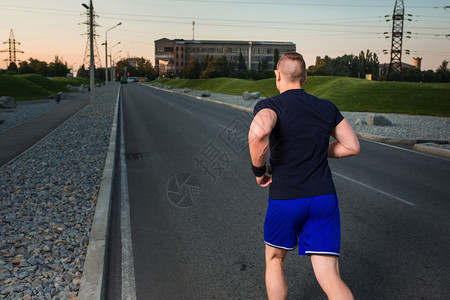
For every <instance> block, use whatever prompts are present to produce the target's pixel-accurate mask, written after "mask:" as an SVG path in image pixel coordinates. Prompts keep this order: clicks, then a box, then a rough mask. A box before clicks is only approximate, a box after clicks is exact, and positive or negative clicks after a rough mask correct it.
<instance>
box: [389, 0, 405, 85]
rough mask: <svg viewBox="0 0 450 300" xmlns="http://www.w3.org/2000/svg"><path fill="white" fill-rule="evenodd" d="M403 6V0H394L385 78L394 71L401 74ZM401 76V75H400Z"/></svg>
mask: <svg viewBox="0 0 450 300" xmlns="http://www.w3.org/2000/svg"><path fill="white" fill-rule="evenodd" d="M404 16H405V6H404V4H403V0H395V6H394V13H393V15H392V42H391V60H390V62H389V70H388V74H387V78H388V79H389V76H390V75H391V74H392V73H394V72H400V74H402V43H403V21H404ZM400 76H402V75H400Z"/></svg>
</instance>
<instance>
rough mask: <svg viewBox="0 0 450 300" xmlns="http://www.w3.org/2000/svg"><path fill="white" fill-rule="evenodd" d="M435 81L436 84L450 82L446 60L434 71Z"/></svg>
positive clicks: (449, 72)
mask: <svg viewBox="0 0 450 300" xmlns="http://www.w3.org/2000/svg"><path fill="white" fill-rule="evenodd" d="M436 80H437V81H438V82H450V71H449V69H448V61H447V60H444V61H443V62H442V64H441V65H440V66H439V68H438V69H437V70H436Z"/></svg>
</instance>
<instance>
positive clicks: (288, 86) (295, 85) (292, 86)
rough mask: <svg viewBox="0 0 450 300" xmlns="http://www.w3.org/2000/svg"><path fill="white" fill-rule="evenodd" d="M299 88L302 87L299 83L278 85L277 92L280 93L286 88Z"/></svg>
mask: <svg viewBox="0 0 450 300" xmlns="http://www.w3.org/2000/svg"><path fill="white" fill-rule="evenodd" d="M301 88H302V86H301V84H286V85H284V86H282V87H280V89H279V92H280V94H282V93H284V92H286V91H288V90H297V89H301Z"/></svg>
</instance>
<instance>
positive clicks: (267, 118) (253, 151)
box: [248, 108, 277, 167]
mask: <svg viewBox="0 0 450 300" xmlns="http://www.w3.org/2000/svg"><path fill="white" fill-rule="evenodd" d="M276 123H277V114H276V113H275V112H274V111H273V110H271V109H268V108H265V109H262V110H260V111H259V112H258V113H257V114H256V116H255V117H254V118H253V122H252V124H251V125H250V130H249V132H248V144H249V148H250V156H251V158H252V164H253V165H254V166H255V167H261V166H264V164H265V162H266V158H267V154H268V153H269V135H270V132H271V131H272V129H273V127H274V126H275V124H276Z"/></svg>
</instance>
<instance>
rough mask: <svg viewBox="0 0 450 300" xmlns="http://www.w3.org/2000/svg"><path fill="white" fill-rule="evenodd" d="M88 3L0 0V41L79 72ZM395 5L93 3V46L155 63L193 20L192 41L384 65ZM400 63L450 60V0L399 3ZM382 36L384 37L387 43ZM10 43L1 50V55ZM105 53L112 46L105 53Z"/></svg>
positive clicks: (338, 1)
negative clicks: (282, 45)
mask: <svg viewBox="0 0 450 300" xmlns="http://www.w3.org/2000/svg"><path fill="white" fill-rule="evenodd" d="M82 3H86V4H88V5H89V1H88V0H85V1H83V0H81V1H77V0H14V1H11V0H9V1H5V0H0V4H1V7H2V8H1V10H0V43H2V42H6V41H8V38H9V34H10V30H11V29H13V30H14V35H15V38H16V41H17V42H20V43H21V44H20V45H17V49H19V50H22V51H24V53H17V59H18V60H19V61H22V60H27V59H29V58H30V57H32V58H35V59H39V60H43V61H46V62H51V61H53V60H54V57H55V55H58V56H59V57H60V58H63V60H64V61H66V62H67V63H68V66H69V67H70V68H74V69H75V70H77V69H78V68H79V67H80V66H81V65H82V63H83V58H84V53H85V47H86V41H87V36H86V35H83V34H85V33H86V31H87V25H86V24H83V23H85V22H86V20H87V16H86V15H85V13H86V9H85V8H84V7H83V6H82ZM394 3H395V0H378V1H365V0H364V1H357V0H335V1H331V0H315V1H313V0H305V1H300V0H258V1H255V0H242V1H239V0H228V1H226V0H191V1H186V0H159V1H157V0H93V5H94V9H95V12H96V14H97V16H98V17H97V18H96V22H97V24H98V25H99V26H98V27H96V33H97V35H98V36H97V37H96V39H97V46H98V49H99V53H100V59H101V63H102V67H104V66H105V48H104V46H102V43H104V42H105V31H106V30H108V29H109V28H111V27H113V26H114V25H116V24H117V23H119V22H122V25H121V26H118V27H116V28H114V29H112V30H110V31H108V48H110V47H111V46H113V45H115V44H116V43H118V42H120V45H117V46H115V47H114V48H113V51H112V52H113V57H114V58H115V60H120V59H121V58H126V57H144V58H147V59H150V60H151V61H152V63H153V64H154V55H155V49H154V41H155V40H158V39H160V38H163V37H166V38H169V39H175V38H180V39H186V40H191V39H192V34H193V32H192V21H194V20H195V39H196V40H243V41H288V42H294V43H295V44H296V46H297V51H298V52H300V53H302V54H303V56H304V57H305V60H306V63H307V65H308V66H309V65H313V64H314V63H315V59H316V56H322V57H323V56H325V55H328V56H330V57H337V56H342V55H344V54H355V55H357V54H358V53H359V52H360V51H361V50H364V51H365V50H367V49H369V50H370V51H372V52H375V53H377V55H378V56H379V60H380V62H381V63H385V62H389V58H390V56H389V54H383V50H384V49H387V50H390V46H391V40H390V32H391V31H392V21H390V22H386V18H385V16H386V15H390V16H392V13H393V9H394ZM404 4H405V14H411V15H412V16H407V17H406V19H410V20H411V21H405V24H404V31H405V32H411V34H406V33H405V36H406V35H408V36H410V37H411V38H406V37H404V43H403V50H409V51H410V55H405V54H403V56H402V61H403V62H405V63H409V64H413V57H422V69H425V70H426V69H433V70H435V69H437V68H438V67H439V65H440V64H441V63H442V61H443V60H447V61H450V1H448V0H446V1H444V0H436V1H432V0H430V1H421V0H404ZM384 32H388V33H389V37H388V38H386V37H385V34H384ZM5 49H8V44H2V45H0V50H5ZM108 52H109V49H108ZM7 57H8V53H7V52H2V53H0V68H2V69H4V68H6V67H7V63H6V61H4V60H5V59H7Z"/></svg>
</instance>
